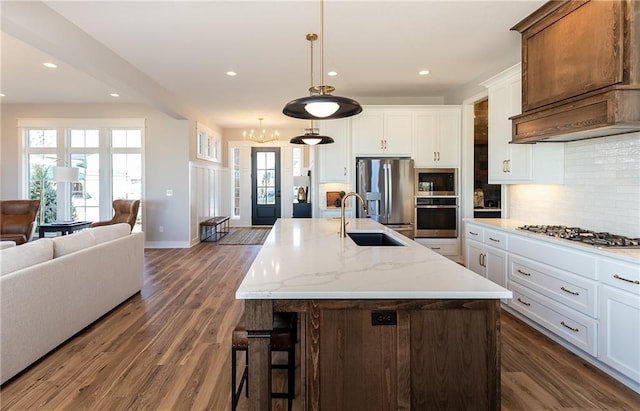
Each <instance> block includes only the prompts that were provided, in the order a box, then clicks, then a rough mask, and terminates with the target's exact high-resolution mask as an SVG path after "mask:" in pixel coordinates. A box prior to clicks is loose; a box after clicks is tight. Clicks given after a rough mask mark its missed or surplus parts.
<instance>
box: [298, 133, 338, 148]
mask: <svg viewBox="0 0 640 411" xmlns="http://www.w3.org/2000/svg"><path fill="white" fill-rule="evenodd" d="M305 139H320V141H319V142H318V143H316V144H308V143H305V141H304V140H305ZM289 143H291V144H308V145H310V146H315V145H320V144H331V143H333V138H331V137H329V136H321V135H319V134H316V133H305V134H304V135H303V136H297V137H294V138H292V139H291V140H290V141H289Z"/></svg>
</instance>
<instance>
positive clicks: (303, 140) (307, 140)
mask: <svg viewBox="0 0 640 411" xmlns="http://www.w3.org/2000/svg"><path fill="white" fill-rule="evenodd" d="M305 131H306V132H305V133H304V134H303V135H301V136H297V137H294V138H292V139H291V140H290V141H289V143H291V144H306V145H308V146H315V145H319V144H331V143H333V138H331V137H329V136H321V135H320V133H319V131H318V129H317V128H314V127H313V120H311V127H310V128H305Z"/></svg>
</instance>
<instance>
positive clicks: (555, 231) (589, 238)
mask: <svg viewBox="0 0 640 411" xmlns="http://www.w3.org/2000/svg"><path fill="white" fill-rule="evenodd" d="M518 229H519V230H525V231H531V232H534V233H539V234H546V235H549V236H551V237H558V238H564V239H567V240H571V241H577V242H580V243H584V244H589V245H593V246H596V247H611V248H640V238H629V237H624V236H621V235H616V234H611V233H599V232H596V231H591V230H585V229H584V228H580V227H567V226H564V225H525V226H522V227H518Z"/></svg>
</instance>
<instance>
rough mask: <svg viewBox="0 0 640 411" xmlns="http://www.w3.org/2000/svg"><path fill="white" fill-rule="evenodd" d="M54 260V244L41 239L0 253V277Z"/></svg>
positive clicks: (48, 240) (47, 239)
mask: <svg viewBox="0 0 640 411" xmlns="http://www.w3.org/2000/svg"><path fill="white" fill-rule="evenodd" d="M52 258H53V242H52V241H51V239H50V238H41V239H40V240H36V241H31V242H30V243H26V244H22V245H19V246H17V247H11V248H6V249H4V250H1V251H0V275H5V274H9V273H12V272H14V271H18V270H21V269H23V268H26V267H30V266H32V265H36V264H39V263H42V262H44V261H48V260H51V259H52Z"/></svg>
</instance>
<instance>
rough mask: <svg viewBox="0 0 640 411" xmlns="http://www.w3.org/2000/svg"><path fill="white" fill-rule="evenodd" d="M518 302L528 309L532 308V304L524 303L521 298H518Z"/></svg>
mask: <svg viewBox="0 0 640 411" xmlns="http://www.w3.org/2000/svg"><path fill="white" fill-rule="evenodd" d="M518 302H519V303H520V304H524V305H526V306H527V307H530V306H531V304H530V303H527V302H524V301H522V300H521V299H520V297H518Z"/></svg>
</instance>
